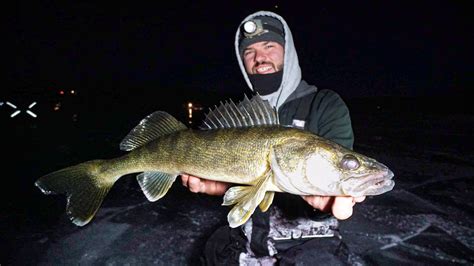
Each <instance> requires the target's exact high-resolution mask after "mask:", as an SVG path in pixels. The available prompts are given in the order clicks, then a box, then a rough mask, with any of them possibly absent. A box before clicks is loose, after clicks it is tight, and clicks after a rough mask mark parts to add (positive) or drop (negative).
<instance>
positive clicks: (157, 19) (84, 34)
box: [6, 1, 473, 97]
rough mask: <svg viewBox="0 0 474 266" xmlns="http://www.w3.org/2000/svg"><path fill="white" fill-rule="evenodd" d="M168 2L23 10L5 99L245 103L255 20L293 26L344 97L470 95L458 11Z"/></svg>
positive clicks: (13, 24) (467, 33) (313, 66)
mask: <svg viewBox="0 0 474 266" xmlns="http://www.w3.org/2000/svg"><path fill="white" fill-rule="evenodd" d="M166 2H167V3H166V4H158V2H155V3H154V4H149V5H147V4H142V3H138V2H129V3H128V4H116V5H106V4H96V3H83V2H82V1H81V2H76V3H72V2H71V3H60V2H59V1H58V2H57V3H56V2H51V1H31V2H29V3H28V1H26V2H22V3H21V4H17V8H16V10H15V11H14V12H13V14H9V16H8V17H7V19H8V21H7V26H8V28H9V29H10V30H11V33H12V38H11V39H12V42H10V44H11V45H10V46H11V48H12V50H13V51H12V52H11V53H10V52H7V58H11V57H12V62H11V63H12V64H11V65H10V67H9V68H8V70H7V72H6V73H7V79H6V82H7V84H8V85H7V88H8V89H9V90H16V89H18V88H27V87H33V86H51V87H65V88H75V89H76V90H78V91H80V92H86V93H92V94H94V93H102V92H103V93H118V94H120V95H126V94H127V93H131V92H133V91H134V90H135V89H137V88H140V89H142V90H145V91H146V90H150V91H154V92H155V93H156V92H157V91H159V90H174V91H175V92H186V91H194V92H196V91H199V92H200V91H202V92H203V93H209V92H210V93H212V92H216V91H220V92H229V93H240V92H247V89H246V84H245V82H244V80H243V78H242V76H241V74H240V70H239V68H238V65H237V61H236V59H235V55H234V47H233V41H234V34H235V30H236V28H237V26H238V24H239V23H240V21H241V20H242V19H243V18H244V17H245V16H247V15H249V14H250V13H253V12H255V11H258V10H270V11H274V12H276V13H278V14H280V15H282V16H283V17H284V18H285V19H286V20H287V22H288V24H289V26H290V29H291V30H292V32H293V37H294V39H295V45H296V49H297V52H298V55H299V59H300V65H301V67H302V71H303V78H304V79H305V80H307V81H308V82H310V83H312V84H314V85H316V86H318V87H319V88H321V89H322V88H330V89H333V90H336V91H337V92H339V93H340V94H341V95H342V96H343V97H357V96H420V95H421V96H431V95H450V94H453V93H455V94H463V93H466V92H467V91H468V89H470V88H468V87H469V86H470V85H472V74H473V71H472V70H473V68H472V62H471V61H472V60H471V59H469V56H467V52H468V51H469V50H470V49H471V45H472V24H470V23H468V10H467V6H463V5H462V4H459V3H458V2H457V1H456V3H451V2H449V1H443V2H437V1H413V3H408V2H404V3H400V2H399V1H390V2H387V1H383V2H380V3H379V2H375V1H374V2H365V1H352V2H350V3H348V2H339V1H336V2H328V1H316V2H314V4H312V5H311V6H306V5H301V4H292V5H290V4H288V3H289V2H290V1H285V2H282V1H273V2H272V1H265V2H268V3H266V4H255V3H253V4H248V3H247V4H245V3H243V2H240V1H239V3H234V4H231V3H228V4H227V1H226V4H217V5H216V4H209V3H207V4H203V3H198V2H200V1H166ZM168 2H172V3H171V4H170V3H168ZM229 2H230V1H229ZM255 2H257V1H255ZM292 2H293V1H292ZM415 2H416V3H415ZM435 2H436V3H435ZM469 75H470V76H471V77H468V76H469ZM469 79H471V80H469Z"/></svg>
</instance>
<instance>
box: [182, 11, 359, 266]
mask: <svg viewBox="0 0 474 266" xmlns="http://www.w3.org/2000/svg"><path fill="white" fill-rule="evenodd" d="M235 51H236V55H237V60H238V62H239V65H240V68H241V70H242V73H243V75H244V78H245V80H246V82H247V84H248V86H249V87H250V89H251V90H253V91H254V92H257V93H259V94H260V96H261V97H262V98H263V99H264V100H267V101H269V103H270V104H271V105H272V106H274V107H276V108H277V110H278V114H279V119H280V123H281V124H282V125H291V126H294V127H298V128H302V129H306V130H309V131H312V132H313V133H315V134H318V135H320V136H322V137H325V138H327V139H330V140H332V141H334V142H337V143H339V144H341V145H343V146H345V147H346V148H350V149H352V145H353V140H354V138H353V132H352V127H351V121H350V117H349V111H348V109H347V107H346V105H345V103H344V102H343V101H342V99H341V98H340V97H339V96H338V95H337V94H336V93H335V92H333V91H330V90H318V89H317V88H316V87H315V86H311V85H308V84H307V83H306V82H305V81H304V80H302V78H301V69H300V67H299V62H298V57H297V54H296V50H295V47H294V43H293V38H292V35H291V32H290V29H289V28H288V25H287V24H286V22H285V20H284V19H283V18H282V17H280V16H279V15H277V14H275V13H272V12H266V11H260V12H256V13H254V14H251V15H249V16H248V17H247V18H245V19H244V20H243V22H242V23H241V24H240V26H239V28H238V30H237V33H236V37H235ZM182 183H183V185H184V186H186V187H188V188H189V190H190V191H192V192H195V193H206V194H209V195H224V194H225V192H226V190H227V189H228V188H229V186H230V185H231V184H227V183H222V182H216V181H211V180H206V179H200V178H198V177H194V176H188V175H182ZM279 194H282V195H279ZM363 200H364V197H361V198H352V197H323V196H317V195H314V196H305V197H299V196H296V195H291V194H286V193H277V195H276V196H275V201H274V206H272V207H271V208H270V210H269V211H268V212H267V213H261V212H260V211H259V210H257V211H256V212H255V213H254V215H253V216H252V219H251V221H249V222H247V223H246V224H245V225H244V226H242V227H243V228H241V229H240V228H236V229H230V228H229V227H228V226H227V227H223V228H221V229H219V230H218V231H217V232H216V233H215V234H214V235H213V236H211V238H210V240H209V241H208V243H207V244H206V248H205V256H206V258H205V261H206V263H208V264H221V263H229V262H232V261H234V262H236V260H237V261H240V262H241V263H245V262H249V261H251V260H252V259H255V260H258V258H259V257H260V258H267V259H268V258H270V260H272V259H273V257H271V256H274V255H276V254H278V256H279V258H280V259H282V258H283V257H282V254H285V253H287V254H293V253H291V252H290V251H291V250H292V248H293V247H295V246H297V245H301V244H302V243H305V242H307V240H306V239H312V240H311V241H318V240H319V239H318V238H320V235H319V236H315V235H307V236H306V237H304V238H301V237H298V236H297V237H294V236H292V235H289V236H288V237H289V238H291V239H293V238H296V240H294V241H293V240H290V241H279V238H278V237H275V234H277V233H281V232H278V226H279V225H277V224H279V223H280V220H284V221H290V226H287V227H289V228H285V229H288V230H283V231H290V232H293V231H292V230H293V229H292V228H291V227H292V226H294V227H298V228H302V227H304V226H303V225H300V223H306V221H309V223H308V224H310V227H311V226H313V227H314V226H315V223H314V222H313V221H326V223H328V222H327V221H330V219H334V218H332V217H330V215H327V214H326V213H329V212H331V213H332V214H333V215H334V217H336V218H337V219H347V218H349V217H350V216H351V215H352V208H353V206H354V204H355V203H356V202H361V201H363ZM314 209H316V210H319V211H314ZM275 217H276V218H275ZM295 219H296V221H297V222H294V221H295ZM311 222H313V223H311ZM329 223H330V222H329ZM283 224H286V223H285V222H283ZM322 224H323V225H324V223H322ZM333 224H334V223H333ZM336 224H337V221H336ZM295 225H296V226H295ZM319 225H321V223H319ZM275 228H277V229H275ZM280 229H281V226H280ZM242 231H243V232H244V235H245V236H242ZM280 231H281V230H280ZM275 232H277V233H275ZM300 235H301V234H300ZM332 235H333V234H331V232H330V233H329V234H328V236H332ZM279 236H281V235H279ZM272 237H273V238H272ZM288 237H286V236H285V237H280V238H284V239H285V240H288V239H287V238H288ZM312 237H318V238H312ZM303 239H304V240H303ZM305 245H306V244H305ZM295 256H299V255H295ZM260 262H262V261H260Z"/></svg>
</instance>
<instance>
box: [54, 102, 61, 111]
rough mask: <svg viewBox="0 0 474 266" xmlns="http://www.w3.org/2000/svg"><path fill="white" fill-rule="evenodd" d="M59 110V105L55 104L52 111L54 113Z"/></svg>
mask: <svg viewBox="0 0 474 266" xmlns="http://www.w3.org/2000/svg"><path fill="white" fill-rule="evenodd" d="M60 108H61V103H56V104H55V105H54V108H53V110H54V111H59V109H60Z"/></svg>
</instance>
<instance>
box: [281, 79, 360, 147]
mask: <svg viewBox="0 0 474 266" xmlns="http://www.w3.org/2000/svg"><path fill="white" fill-rule="evenodd" d="M278 115H279V118H280V123H281V124H282V125H293V126H295V124H298V122H297V121H296V122H294V120H300V121H304V122H305V123H304V124H305V125H304V129H306V130H309V131H311V132H313V133H315V134H317V135H318V136H321V137H324V138H326V139H329V140H332V141H334V142H336V143H338V144H341V145H342V146H344V147H346V148H348V149H352V146H353V144H354V134H353V131H352V125H351V118H350V116H349V109H348V108H347V106H346V104H345V103H344V101H343V100H342V99H341V97H340V96H339V95H338V94H337V93H336V92H334V91H332V90H320V91H318V90H317V89H316V87H314V86H310V85H308V84H307V83H306V82H305V81H301V83H300V85H299V86H298V87H297V89H296V90H295V92H293V94H291V95H290V97H288V99H287V101H286V102H285V103H284V104H283V105H282V106H281V107H280V110H279V111H278Z"/></svg>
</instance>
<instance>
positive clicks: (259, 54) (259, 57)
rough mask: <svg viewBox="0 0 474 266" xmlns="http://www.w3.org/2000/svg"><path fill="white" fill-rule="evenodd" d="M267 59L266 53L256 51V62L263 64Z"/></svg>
mask: <svg viewBox="0 0 474 266" xmlns="http://www.w3.org/2000/svg"><path fill="white" fill-rule="evenodd" d="M266 59H267V55H266V54H265V52H262V51H256V52H255V61H256V62H258V63H262V62H264V61H265V60H266Z"/></svg>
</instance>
